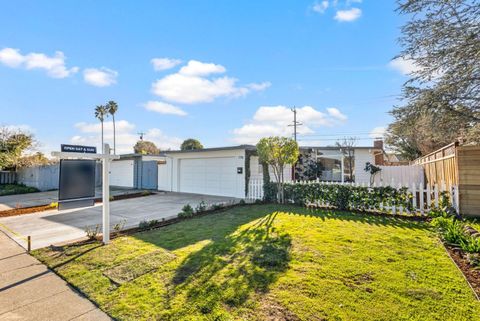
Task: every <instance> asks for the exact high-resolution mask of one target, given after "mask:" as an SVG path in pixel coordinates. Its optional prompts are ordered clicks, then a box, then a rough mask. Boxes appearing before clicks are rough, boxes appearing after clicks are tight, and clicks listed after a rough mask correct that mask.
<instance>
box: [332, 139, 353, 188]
mask: <svg viewBox="0 0 480 321" xmlns="http://www.w3.org/2000/svg"><path fill="white" fill-rule="evenodd" d="M335 144H336V145H337V147H339V148H340V150H341V152H342V154H343V156H344V159H345V160H346V163H347V168H348V175H349V178H348V180H349V181H350V182H353V166H354V161H355V148H354V147H355V146H356V145H357V139H356V138H355V137H344V138H343V140H339V141H337V142H336V143H335ZM342 170H343V168H342ZM342 175H344V173H342Z"/></svg>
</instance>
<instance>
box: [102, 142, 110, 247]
mask: <svg viewBox="0 0 480 321" xmlns="http://www.w3.org/2000/svg"><path fill="white" fill-rule="evenodd" d="M103 150H104V152H105V154H106V155H110V146H109V145H108V144H104V145H103ZM102 165H103V166H102V167H103V168H102V180H103V181H102V198H103V200H102V201H103V209H102V216H103V220H102V221H103V224H102V233H103V244H108V243H109V242H110V159H109V158H104V159H103V160H102Z"/></svg>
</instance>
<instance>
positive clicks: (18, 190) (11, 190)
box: [0, 184, 38, 196]
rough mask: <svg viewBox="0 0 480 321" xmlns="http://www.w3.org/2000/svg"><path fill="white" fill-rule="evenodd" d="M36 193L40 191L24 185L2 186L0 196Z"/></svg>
mask: <svg viewBox="0 0 480 321" xmlns="http://www.w3.org/2000/svg"><path fill="white" fill-rule="evenodd" d="M35 192H38V189H36V188H35V187H30V186H25V185H23V184H0V196H5V195H15V194H26V193H35Z"/></svg>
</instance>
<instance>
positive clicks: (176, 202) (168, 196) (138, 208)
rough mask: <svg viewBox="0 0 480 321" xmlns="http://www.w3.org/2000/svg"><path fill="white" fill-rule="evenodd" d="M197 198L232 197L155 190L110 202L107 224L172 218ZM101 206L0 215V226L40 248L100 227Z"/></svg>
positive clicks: (207, 200) (220, 200) (212, 200)
mask: <svg viewBox="0 0 480 321" xmlns="http://www.w3.org/2000/svg"><path fill="white" fill-rule="evenodd" d="M201 201H204V202H205V203H207V204H216V203H225V202H232V201H235V199H234V198H230V197H221V196H207V195H198V194H185V193H159V194H155V195H151V196H144V197H138V198H132V199H126V200H119V201H114V202H111V203H110V214H111V217H110V223H111V225H112V226H113V225H114V224H116V223H120V222H122V221H126V223H125V228H131V227H137V226H138V224H139V223H140V222H141V221H143V220H152V219H160V220H161V219H169V218H174V217H176V216H177V214H178V213H179V212H180V211H181V209H182V207H183V206H184V205H186V204H190V205H191V206H192V207H194V208H195V206H197V205H198V204H199V203H200V202H201ZM101 223H102V206H101V204H97V205H95V206H93V207H87V208H79V209H69V210H62V211H58V210H51V211H46V212H41V213H33V214H25V215H20V216H11V217H4V218H0V229H1V230H3V231H4V232H5V233H7V234H8V235H9V236H10V237H11V238H13V239H14V240H15V241H17V242H18V243H19V244H20V245H22V246H23V247H26V237H27V236H31V240H32V249H37V248H42V247H45V246H49V245H51V244H58V243H63V242H67V241H72V240H76V239H79V238H82V237H84V236H85V227H86V226H95V225H97V224H99V225H100V227H101Z"/></svg>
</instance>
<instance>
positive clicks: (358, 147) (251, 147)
mask: <svg viewBox="0 0 480 321" xmlns="http://www.w3.org/2000/svg"><path fill="white" fill-rule="evenodd" d="M310 148H315V149H323V150H338V149H340V147H336V146H300V149H310ZM236 149H245V150H257V147H256V146H255V145H237V146H225V147H212V148H203V149H192V150H171V151H165V152H162V154H161V155H168V154H180V153H195V152H213V151H222V150H236ZM354 149H375V150H381V148H376V147H373V146H355V147H354ZM133 155H137V154H133ZM138 155H141V154H138Z"/></svg>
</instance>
